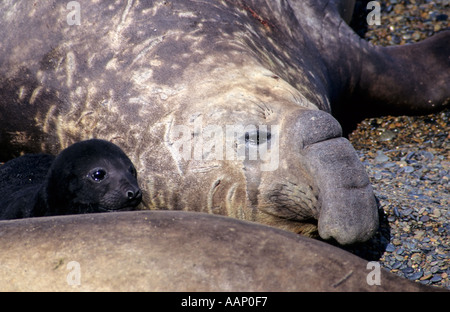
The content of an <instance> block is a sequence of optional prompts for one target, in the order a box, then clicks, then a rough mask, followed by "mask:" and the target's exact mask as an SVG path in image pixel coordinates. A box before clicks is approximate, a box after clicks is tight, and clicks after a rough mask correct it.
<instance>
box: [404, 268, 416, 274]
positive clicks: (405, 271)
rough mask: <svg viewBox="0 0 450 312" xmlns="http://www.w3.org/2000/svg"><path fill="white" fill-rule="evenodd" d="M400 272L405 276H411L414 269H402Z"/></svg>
mask: <svg viewBox="0 0 450 312" xmlns="http://www.w3.org/2000/svg"><path fill="white" fill-rule="evenodd" d="M402 272H403V273H405V274H411V273H413V272H414V269H413V268H409V267H408V268H405V269H403V270H402Z"/></svg>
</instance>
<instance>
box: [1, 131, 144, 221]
mask: <svg viewBox="0 0 450 312" xmlns="http://www.w3.org/2000/svg"><path fill="white" fill-rule="evenodd" d="M0 193H1V194H2V197H1V199H0V220H1V219H17V218H27V217H38V216H49V215H64V214H78V213H90V212H104V211H116V210H127V209H132V208H134V207H136V206H137V205H138V204H139V203H140V202H141V199H142V192H141V190H140V189H139V186H138V182H137V179H136V170H135V168H134V166H133V164H132V162H131V161H130V159H129V158H128V157H127V156H126V155H125V153H124V152H123V151H122V150H121V149H120V148H119V147H118V146H116V145H114V144H112V143H110V142H107V141H104V140H97V139H92V140H88V141H82V142H78V143H75V144H73V145H71V146H70V147H68V148H66V149H65V150H63V151H62V152H61V153H60V154H59V155H58V156H56V157H55V156H52V155H47V154H37V155H34V154H31V155H24V156H21V157H18V158H15V159H13V160H10V161H8V162H7V163H6V164H4V165H3V166H1V167H0Z"/></svg>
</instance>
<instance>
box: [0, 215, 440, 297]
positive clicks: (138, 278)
mask: <svg viewBox="0 0 450 312" xmlns="http://www.w3.org/2000/svg"><path fill="white" fill-rule="evenodd" d="M0 231H1V233H2V235H0V250H3V251H7V252H1V253H0V263H1V264H2V265H1V266H0V290H2V291H177V292H178V291H264V292H266V291H426V290H433V289H436V288H432V287H427V286H424V285H420V284H417V283H414V282H411V281H408V280H406V279H403V278H401V277H398V276H395V275H393V274H392V273H389V272H388V271H385V270H384V269H381V270H380V271H379V272H376V271H374V268H373V267H371V266H368V262H367V261H365V260H363V259H361V258H359V257H356V256H355V255H352V254H350V253H348V252H346V251H344V250H342V249H339V248H337V247H333V246H331V245H329V244H327V243H324V242H320V241H318V240H314V239H310V238H307V237H303V236H300V235H296V234H293V233H289V232H286V231H282V230H279V229H274V228H272V227H268V226H263V225H260V224H256V223H252V222H246V221H241V220H236V219H233V218H229V217H222V216H214V215H210V214H204V213H193V212H182V211H132V212H121V213H107V214H89V215H72V216H57V217H48V218H29V219H22V220H8V221H2V222H0ZM36 255H38V256H36ZM374 274H375V275H376V274H378V275H377V276H375V275H374ZM373 276H375V278H374V277H373ZM368 280H369V282H368ZM374 283H375V285H371V284H374ZM376 284H379V285H376Z"/></svg>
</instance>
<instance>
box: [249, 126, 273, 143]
mask: <svg viewBox="0 0 450 312" xmlns="http://www.w3.org/2000/svg"><path fill="white" fill-rule="evenodd" d="M270 137H271V134H270V132H267V133H266V132H260V131H259V130H257V131H253V132H246V133H245V143H250V144H253V145H259V144H264V143H266V142H267V141H270Z"/></svg>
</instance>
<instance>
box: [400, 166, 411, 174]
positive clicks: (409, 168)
mask: <svg viewBox="0 0 450 312" xmlns="http://www.w3.org/2000/svg"><path fill="white" fill-rule="evenodd" d="M403 170H404V171H405V173H411V172H414V168H413V167H411V166H406V167H404V168H403Z"/></svg>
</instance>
